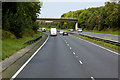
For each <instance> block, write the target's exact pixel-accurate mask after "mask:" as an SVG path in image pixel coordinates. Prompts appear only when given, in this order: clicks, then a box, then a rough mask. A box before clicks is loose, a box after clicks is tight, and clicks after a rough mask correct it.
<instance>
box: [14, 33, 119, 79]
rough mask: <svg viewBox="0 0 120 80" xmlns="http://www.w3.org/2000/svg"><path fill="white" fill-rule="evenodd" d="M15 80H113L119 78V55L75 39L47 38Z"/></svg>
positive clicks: (71, 37) (63, 37) (64, 37)
mask: <svg viewBox="0 0 120 80" xmlns="http://www.w3.org/2000/svg"><path fill="white" fill-rule="evenodd" d="M47 34H49V33H47ZM16 78H88V80H95V79H96V78H111V79H108V80H113V78H118V55H117V54H115V53H113V52H110V51H108V50H105V49H103V48H100V47H98V46H95V45H93V44H90V43H88V42H86V41H84V40H82V39H79V38H76V37H74V36H71V35H69V36H62V35H59V34H58V36H54V37H52V36H50V37H49V39H48V41H47V43H46V44H45V45H44V46H43V47H42V48H41V50H40V51H39V52H38V53H37V54H36V55H35V56H34V58H33V59H32V60H31V61H30V62H29V63H28V64H27V66H26V67H25V68H24V69H23V70H22V71H21V72H20V73H19V74H18V75H17V77H16ZM85 80H86V79H85ZM100 80H101V79H100ZM105 80H107V79H105ZM115 80H117V79H115Z"/></svg>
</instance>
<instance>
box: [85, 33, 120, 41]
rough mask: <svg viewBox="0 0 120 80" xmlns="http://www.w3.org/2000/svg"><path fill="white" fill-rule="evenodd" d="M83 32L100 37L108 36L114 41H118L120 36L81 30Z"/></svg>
mask: <svg viewBox="0 0 120 80" xmlns="http://www.w3.org/2000/svg"><path fill="white" fill-rule="evenodd" d="M83 34H89V35H93V36H98V37H101V38H108V39H112V40H115V41H118V39H119V38H120V36H117V35H112V34H102V33H91V32H83Z"/></svg>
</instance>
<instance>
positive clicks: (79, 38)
mask: <svg viewBox="0 0 120 80" xmlns="http://www.w3.org/2000/svg"><path fill="white" fill-rule="evenodd" d="M79 39H80V40H83V41H85V42H88V43H90V44H92V45H95V46H97V47H100V48H102V49H105V50H107V51H109V52H112V53H114V54H117V55H120V54H119V53H117V52H114V51H112V50H110V49H107V48H105V47H102V46H99V45H97V44H95V43H92V42H89V41H87V40H84V39H81V38H79Z"/></svg>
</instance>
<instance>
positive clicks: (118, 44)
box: [79, 34, 120, 46]
mask: <svg viewBox="0 0 120 80" xmlns="http://www.w3.org/2000/svg"><path fill="white" fill-rule="evenodd" d="M79 35H81V36H85V37H88V38H91V39H97V40H101V41H104V42H107V43H110V44H114V45H117V46H120V42H118V41H114V40H108V39H102V38H100V37H95V36H90V35H84V34H79Z"/></svg>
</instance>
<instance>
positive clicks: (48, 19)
mask: <svg viewBox="0 0 120 80" xmlns="http://www.w3.org/2000/svg"><path fill="white" fill-rule="evenodd" d="M37 20H41V21H60V22H78V19H63V18H37Z"/></svg>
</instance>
